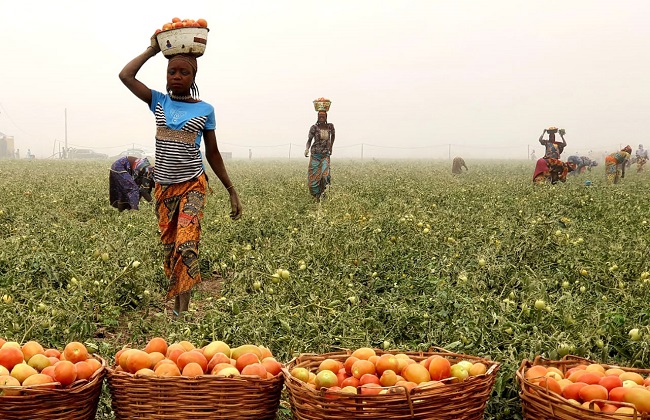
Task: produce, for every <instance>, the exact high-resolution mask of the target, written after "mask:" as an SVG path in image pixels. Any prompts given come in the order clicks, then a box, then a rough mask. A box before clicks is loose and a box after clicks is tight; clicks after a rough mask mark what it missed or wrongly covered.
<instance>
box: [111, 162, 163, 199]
mask: <svg viewBox="0 0 650 420" xmlns="http://www.w3.org/2000/svg"><path fill="white" fill-rule="evenodd" d="M153 168H154V167H153V166H152V165H151V164H150V163H149V160H148V159H147V158H144V159H140V158H137V157H135V156H124V157H121V158H119V159H118V160H116V161H115V162H113V164H112V165H111V170H110V172H109V176H108V195H109V200H110V203H111V206H113V207H115V208H116V209H118V210H119V211H123V210H138V204H139V203H140V197H142V198H144V199H145V200H147V201H148V202H151V201H152V198H151V190H152V189H153V187H154V181H153Z"/></svg>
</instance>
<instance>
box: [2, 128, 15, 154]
mask: <svg viewBox="0 0 650 420" xmlns="http://www.w3.org/2000/svg"><path fill="white" fill-rule="evenodd" d="M14 157H15V155H14V136H8V135H6V134H5V133H0V158H2V159H13V158H14Z"/></svg>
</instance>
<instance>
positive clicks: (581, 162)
mask: <svg viewBox="0 0 650 420" xmlns="http://www.w3.org/2000/svg"><path fill="white" fill-rule="evenodd" d="M567 162H570V163H573V164H574V165H575V166H576V168H575V170H573V171H572V174H573V175H578V174H582V173H584V172H585V170H586V169H587V170H589V171H591V168H592V167H593V166H598V162H596V161H595V160H591V159H590V158H588V157H587V156H578V155H571V156H569V158H568V159H567Z"/></svg>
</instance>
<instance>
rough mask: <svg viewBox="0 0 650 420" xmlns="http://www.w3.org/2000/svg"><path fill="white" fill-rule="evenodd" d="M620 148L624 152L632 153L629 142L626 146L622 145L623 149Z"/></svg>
mask: <svg viewBox="0 0 650 420" xmlns="http://www.w3.org/2000/svg"><path fill="white" fill-rule="evenodd" d="M621 150H623V151H624V152H628V153H632V148H631V147H630V145H629V144H628V145H627V146H625V147H624V148H623V149H621Z"/></svg>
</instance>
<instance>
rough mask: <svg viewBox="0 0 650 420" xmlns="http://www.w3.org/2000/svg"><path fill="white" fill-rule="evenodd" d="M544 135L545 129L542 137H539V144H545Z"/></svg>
mask: <svg viewBox="0 0 650 420" xmlns="http://www.w3.org/2000/svg"><path fill="white" fill-rule="evenodd" d="M544 134H546V129H544V131H542V135H541V136H539V142H540V143H541V144H546V140H544Z"/></svg>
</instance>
